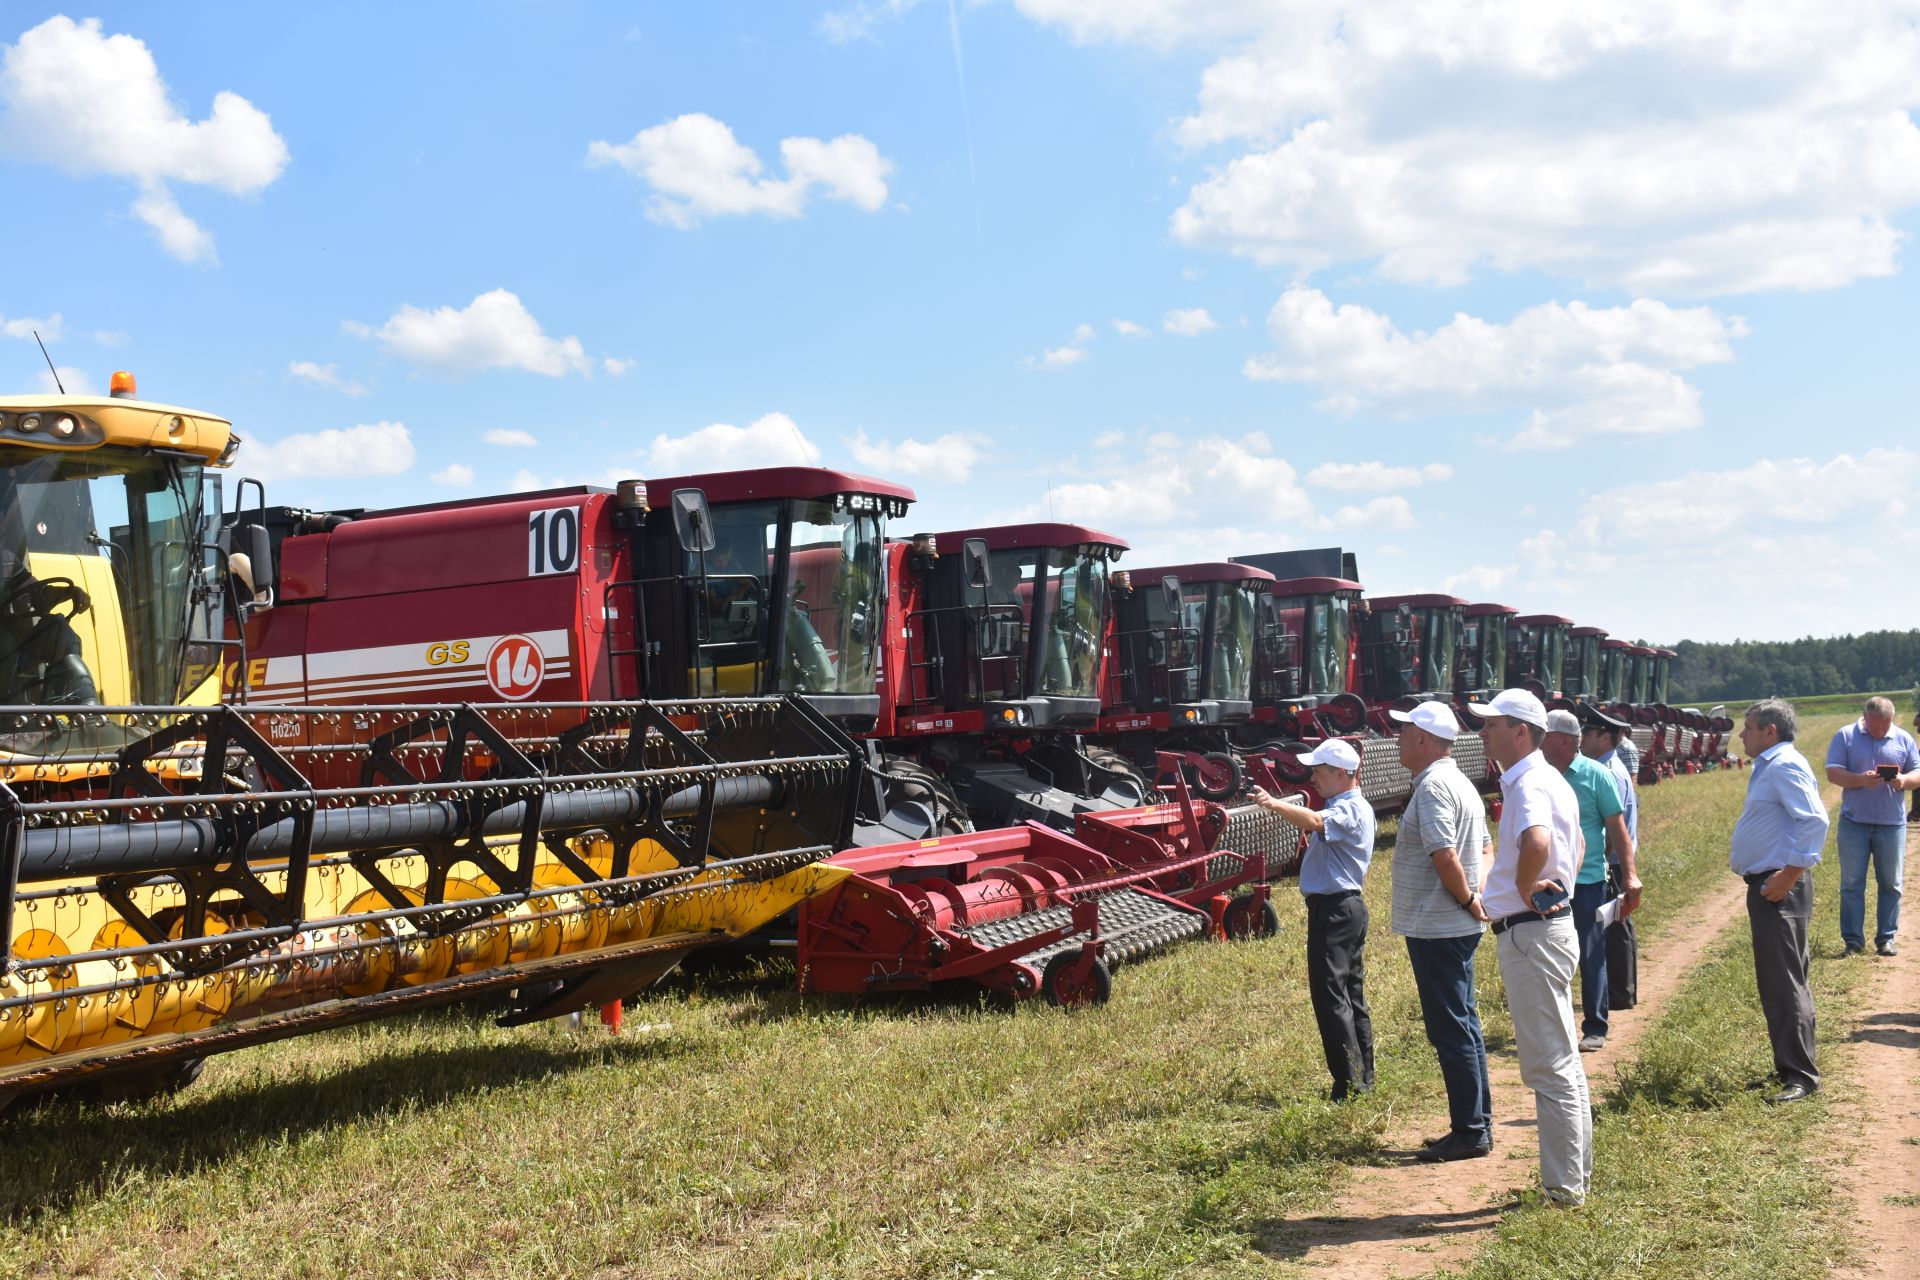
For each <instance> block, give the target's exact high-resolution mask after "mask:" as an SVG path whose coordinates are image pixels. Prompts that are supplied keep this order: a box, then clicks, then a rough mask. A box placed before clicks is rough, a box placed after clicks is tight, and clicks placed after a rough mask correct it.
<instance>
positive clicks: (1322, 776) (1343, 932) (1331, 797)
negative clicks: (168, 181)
mask: <svg viewBox="0 0 1920 1280" xmlns="http://www.w3.org/2000/svg"><path fill="white" fill-rule="evenodd" d="M1300 763H1302V764H1305V765H1310V766H1312V768H1313V789H1314V790H1315V791H1318V792H1319V793H1320V796H1321V799H1322V800H1323V801H1324V805H1323V807H1321V808H1319V809H1309V808H1307V807H1305V806H1304V805H1297V804H1289V803H1287V802H1286V801H1285V800H1280V799H1276V798H1275V797H1273V796H1270V795H1268V794H1267V793H1266V792H1265V791H1262V790H1261V789H1260V788H1258V787H1255V788H1254V789H1253V801H1254V803H1255V804H1258V805H1260V806H1262V807H1263V808H1267V809H1271V810H1273V811H1274V812H1275V813H1278V814H1279V815H1280V816H1281V817H1283V818H1285V819H1286V820H1287V821H1288V822H1291V823H1292V824H1293V825H1294V826H1296V827H1298V828H1299V829H1300V830H1302V831H1305V832H1308V833H1309V835H1308V837H1307V851H1306V854H1305V855H1304V856H1303V857H1302V858H1301V860H1300V892H1301V893H1302V894H1303V895H1305V897H1306V899H1307V989H1308V991H1309V992H1310V993H1311V994H1312V996H1313V1016H1314V1020H1315V1021H1316V1022H1318V1023H1319V1024H1320V1047H1321V1049H1322V1050H1324V1051H1325V1053H1326V1056H1327V1070H1328V1071H1329V1072H1330V1073H1331V1074H1332V1076H1333V1100H1334V1101H1335V1102H1341V1101H1344V1100H1345V1099H1347V1098H1350V1097H1353V1096H1354V1095H1356V1094H1362V1093H1366V1092H1367V1091H1368V1090H1370V1089H1372V1088H1373V1019H1372V1017H1371V1016H1370V1015H1369V1014H1368V1013H1367V993H1366V976H1367V974H1366V965H1365V963H1364V961H1363V959H1362V957H1361V953H1362V951H1363V950H1364V949H1365V947H1366V944H1367V904H1366V900H1365V899H1363V898H1362V897H1361V896H1360V890H1361V888H1362V886H1363V885H1364V884H1365V882H1366V877H1367V864H1368V863H1369V862H1370V861H1372V859H1373V834H1374V820H1373V806H1372V805H1371V804H1368V803H1367V798H1366V797H1365V796H1363V795H1361V794H1360V788H1359V785H1358V783H1359V775H1360V753H1359V752H1357V751H1355V750H1354V749H1353V747H1352V746H1351V745H1349V744H1348V743H1347V742H1345V741H1343V740H1342V739H1339V738H1328V739H1327V740H1326V741H1324V742H1322V743H1321V744H1320V745H1319V746H1318V747H1316V748H1314V749H1313V751H1312V752H1310V753H1309V754H1307V755H1304V756H1302V757H1300Z"/></svg>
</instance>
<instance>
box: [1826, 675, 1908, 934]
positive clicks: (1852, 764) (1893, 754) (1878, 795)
mask: <svg viewBox="0 0 1920 1280" xmlns="http://www.w3.org/2000/svg"><path fill="white" fill-rule="evenodd" d="M1827 781H1828V782H1831V783H1832V784H1833V785H1834V786H1836V787H1839V788H1840V789H1841V793H1842V794H1841V796H1840V831H1839V836H1838V842H1839V845H1840V941H1841V942H1842V943H1844V944H1845V945H1846V948H1847V952H1846V953H1847V954H1848V955H1850V956H1854V955H1859V954H1860V953H1861V952H1862V951H1865V950H1866V948H1867V934H1866V924H1867V864H1868V863H1872V864H1873V871H1874V879H1875V880H1876V881H1878V883H1879V893H1878V895H1877V896H1876V900H1875V902H1874V914H1875V916H1876V917H1877V918H1876V920H1875V922H1874V923H1875V928H1874V931H1873V946H1874V949H1875V950H1876V951H1878V952H1879V953H1880V954H1881V955H1883V956H1890V955H1892V954H1893V952H1894V942H1893V938H1894V935H1895V934H1896V933H1898V932H1899V931H1900V889H1901V878H1902V877H1901V873H1902V871H1903V869H1904V868H1903V865H1902V864H1903V863H1904V862H1905V861H1906V853H1907V815H1906V812H1905V806H1904V805H1903V804H1902V803H1901V799H1900V793H1901V792H1903V791H1911V790H1914V789H1916V788H1920V749H1917V748H1916V747H1915V746H1914V741H1913V735H1912V734H1909V733H1908V732H1907V731H1906V730H1905V729H1902V728H1899V727H1898V726H1896V725H1895V724H1894V723H1893V703H1892V701H1891V700H1889V699H1887V698H1868V699H1867V705H1866V706H1865V707H1864V708H1863V709H1862V710H1861V714H1860V718H1859V719H1858V720H1856V721H1854V722H1853V723H1852V724H1850V725H1848V726H1847V727H1846V728H1844V729H1842V730H1840V732H1838V733H1836V734H1834V735H1833V741H1832V742H1831V743H1829V744H1828V745H1827Z"/></svg>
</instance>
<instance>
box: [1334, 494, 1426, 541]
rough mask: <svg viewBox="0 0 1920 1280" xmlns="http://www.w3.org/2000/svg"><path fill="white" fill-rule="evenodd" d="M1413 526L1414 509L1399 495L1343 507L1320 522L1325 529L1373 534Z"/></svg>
mask: <svg viewBox="0 0 1920 1280" xmlns="http://www.w3.org/2000/svg"><path fill="white" fill-rule="evenodd" d="M1413 525H1414V520H1413V507H1412V506H1411V505H1409V504H1408V502H1407V500H1406V499H1405V498H1403V497H1401V496H1400V495H1399V494H1397V493H1396V494H1392V495H1389V496H1387V497H1384V498H1374V499H1371V500H1370V501H1368V502H1367V503H1365V504H1364V505H1361V506H1347V507H1341V508H1340V509H1339V510H1338V511H1336V512H1334V513H1333V514H1332V515H1331V516H1328V517H1327V518H1326V519H1324V520H1322V521H1321V522H1320V527H1321V528H1323V529H1364V530H1370V531H1373V532H1379V531H1381V530H1384V529H1411V528H1413Z"/></svg>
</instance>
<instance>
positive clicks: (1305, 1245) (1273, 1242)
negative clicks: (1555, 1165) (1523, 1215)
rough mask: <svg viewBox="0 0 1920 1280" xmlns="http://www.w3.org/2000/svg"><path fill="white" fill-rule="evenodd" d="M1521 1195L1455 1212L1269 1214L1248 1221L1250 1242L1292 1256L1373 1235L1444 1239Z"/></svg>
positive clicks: (1495, 1221) (1491, 1219)
mask: <svg viewBox="0 0 1920 1280" xmlns="http://www.w3.org/2000/svg"><path fill="white" fill-rule="evenodd" d="M1521 1204H1522V1202H1521V1201H1519V1200H1510V1201H1507V1202H1505V1203H1503V1204H1496V1205H1490V1206H1487V1207H1485V1208H1478V1209H1463V1210H1461V1211H1459V1212H1457V1213H1382V1214H1376V1215H1375V1216H1373V1217H1335V1216H1331V1215H1325V1214H1322V1215H1318V1216H1307V1217H1299V1218H1267V1219H1263V1220H1262V1221H1260V1222H1256V1223H1254V1224H1253V1226H1252V1231H1253V1242H1254V1248H1256V1249H1258V1250H1259V1251H1260V1252H1261V1253H1263V1254H1265V1255H1266V1256H1267V1257H1269V1258H1274V1259H1279V1260H1293V1259H1298V1258H1302V1257H1305V1256H1306V1255H1307V1254H1308V1253H1310V1252H1312V1251H1313V1250H1314V1249H1317V1248H1321V1247H1324V1246H1326V1245H1333V1244H1355V1243H1361V1242H1366V1241H1376V1240H1395V1241H1401V1242H1405V1243H1412V1242H1414V1241H1418V1240H1420V1239H1423V1238H1427V1239H1433V1240H1436V1241H1437V1240H1444V1239H1445V1238H1446V1237H1447V1236H1448V1235H1450V1234H1452V1233H1453V1232H1455V1231H1481V1230H1485V1229H1487V1228H1490V1227H1494V1226H1497V1225H1499V1222H1500V1219H1501V1218H1503V1217H1504V1216H1505V1215H1506V1214H1508V1213H1510V1212H1512V1211H1513V1210H1515V1209H1518V1208H1520V1207H1521Z"/></svg>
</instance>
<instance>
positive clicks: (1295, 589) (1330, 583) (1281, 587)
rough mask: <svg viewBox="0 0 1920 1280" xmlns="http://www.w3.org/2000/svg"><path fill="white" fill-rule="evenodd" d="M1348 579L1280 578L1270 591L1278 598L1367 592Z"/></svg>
mask: <svg viewBox="0 0 1920 1280" xmlns="http://www.w3.org/2000/svg"><path fill="white" fill-rule="evenodd" d="M1365 590H1366V588H1365V587H1363V586H1361V585H1360V584H1359V583H1357V582H1354V581H1352V580H1351V579H1348V578H1280V579H1277V580H1276V581H1275V582H1274V584H1273V586H1271V587H1269V588H1268V591H1269V592H1270V593H1272V594H1273V595H1276V596H1325V595H1332V594H1333V593H1334V592H1336V591H1365Z"/></svg>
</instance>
